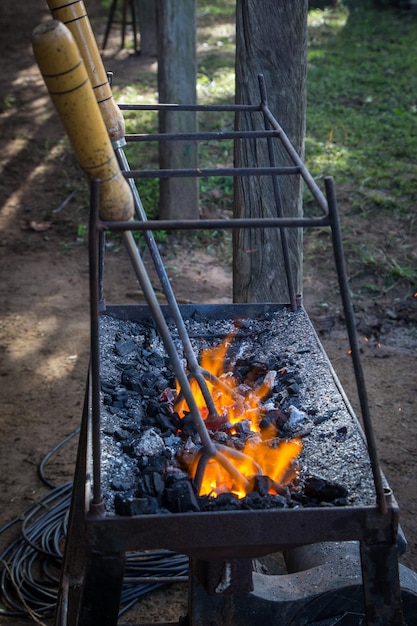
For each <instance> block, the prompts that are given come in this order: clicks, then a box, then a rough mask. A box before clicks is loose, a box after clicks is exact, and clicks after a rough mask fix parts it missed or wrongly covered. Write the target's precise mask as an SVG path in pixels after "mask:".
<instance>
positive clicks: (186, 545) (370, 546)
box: [33, 3, 417, 626]
mask: <svg viewBox="0 0 417 626" xmlns="http://www.w3.org/2000/svg"><path fill="white" fill-rule="evenodd" d="M81 5H82V3H71V4H70V5H68V10H71V11H75V12H77V11H83V9H82V6H81ZM62 8H63V7H61V6H59V7H56V11H58V12H59V11H61V10H62ZM58 17H59V16H58ZM79 18H83V19H82V20H81V19H79ZM85 18H86V15H84V14H83V15H81V14H74V19H69V20H68V22H67V23H68V24H69V25H71V27H72V28H73V29H75V31H74V32H75V35H74V37H79V36H80V37H81V44H82V45H81V46H80V49H83V50H84V52H85V49H86V46H85V45H84V44H85V43H86V41H85V40H86V39H87V40H88V39H89V38H90V35H89V34H88V32H83V33H81V32H77V30H76V29H77V28H87V26H86V24H87V21H86V19H85ZM74 37H73V36H72V35H71V32H70V31H69V29H68V28H66V27H65V26H64V24H63V23H61V22H59V21H55V20H53V21H51V22H50V23H45V24H41V25H40V26H39V27H38V28H37V29H35V31H34V37H33V47H34V52H35V56H36V57H37V61H38V64H39V66H40V68H41V71H42V73H43V76H44V79H45V82H46V84H47V87H48V89H49V91H50V94H51V96H52V99H53V101H54V103H55V105H56V107H57V110H58V111H59V112H60V114H61V118H62V119H63V122H64V126H65V128H66V130H67V133H68V135H69V136H70V139H71V141H72V143H73V146H74V149H75V151H76V153H77V156H78V160H79V161H80V164H81V166H82V167H83V168H84V170H85V172H86V174H87V175H88V176H89V178H90V187H91V199H90V222H89V269H90V272H89V274H90V275H89V278H90V281H89V282H90V324H91V332H90V335H91V344H90V351H91V358H90V367H89V373H88V381H87V384H86V389H85V396H84V405H83V412H82V421H81V431H80V441H79V448H78V455H77V463H76V469H75V474H74V483H73V489H72V502H71V509H70V514H69V522H68V531H67V537H66V544H65V554H64V560H63V566H62V573H61V583H60V590H59V597H58V603H57V610H56V618H55V623H56V626H66V625H68V626H75V625H77V626H115V625H116V624H117V623H118V616H119V605H120V597H121V591H122V587H123V585H124V573H125V570H126V560H127V557H128V555H129V553H132V552H133V551H135V550H141V551H155V550H164V551H169V552H170V553H172V552H174V553H177V554H181V555H186V556H187V557H188V559H189V576H188V579H189V593H188V598H189V602H188V614H187V616H186V617H184V618H182V619H180V621H179V622H178V624H182V625H183V626H185V625H188V626H208V625H209V624H210V625H211V626H226V625H228V624H230V625H233V626H246V625H251V626H252V625H254V624H255V625H256V624H264V623H279V624H282V625H283V626H286V625H294V626H301V625H307V624H310V625H311V626H332V625H333V624H358V625H360V624H364V623H366V624H368V626H383V625H388V624H389V625H390V626H403V624H406V625H407V626H412V625H413V624H417V622H416V615H417V602H416V598H417V591H416V590H417V581H416V575H415V574H414V573H413V572H411V571H410V570H408V569H407V568H404V567H402V566H399V563H398V553H399V550H400V547H401V546H404V540H403V539H400V540H399V539H398V538H399V537H400V538H401V532H400V527H399V510H398V506H397V503H396V501H395V498H394V495H393V494H392V492H391V489H390V487H389V485H388V484H387V482H386V480H385V478H384V476H383V474H382V472H381V469H380V466H379V461H378V455H377V450H376V446H375V440H374V435H373V429H372V422H371V418H370V415H369V408H368V403H367V396H366V388H365V382H364V377H363V371H362V366H361V360H360V351H359V347H358V341H357V337H356V329H355V318H354V314H353V308H352V303H351V298H350V291H349V286H348V279H347V275H346V269H345V263H344V252H343V245H342V236H341V229H340V222H339V216H338V211H337V202H336V193H335V186H334V183H333V180H332V179H331V178H329V177H328V178H326V179H325V181H324V187H325V190H324V192H323V191H322V190H321V189H320V188H319V186H318V185H317V183H316V181H315V180H314V179H313V177H312V176H311V174H310V173H309V171H308V170H307V168H306V167H305V165H304V163H303V161H302V159H301V158H300V156H299V155H298V154H297V152H296V151H295V149H294V147H293V146H292V144H291V142H290V141H289V139H288V137H287V136H286V134H285V132H284V130H283V129H282V128H281V126H280V124H279V123H278V121H277V120H276V119H275V118H274V116H273V115H272V113H271V111H270V110H269V108H268V105H267V97H266V89H265V84H264V80H263V77H262V76H259V91H260V102H259V104H255V105H244V104H235V105H227V106H225V107H222V106H218V105H213V106H201V107H200V106H198V105H188V106H187V105H177V104H159V105H121V106H120V109H118V108H117V107H116V106H115V105H114V103H113V104H111V103H112V98H111V91H110V88H109V85H108V84H107V82H108V81H106V77H105V75H104V76H98V75H97V73H96V72H95V71H94V72H91V71H90V74H91V76H90V78H89V77H88V75H87V71H86V69H85V67H84V61H83V59H82V58H81V55H80V49H79V48H78V47H77V44H76V42H75V39H74ZM87 44H88V45H90V42H89V41H87ZM88 45H87V49H88ZM90 61H91V58H90V57H88V59H87V62H90ZM96 61H97V65H99V64H100V55H99V53H98V51H97V54H96ZM94 69H95V67H94ZM90 70H91V67H90ZM103 70H104V68H103ZM91 83H92V84H93V85H94V86H95V87H97V88H100V89H101V88H103V85H104V86H105V93H103V94H102V96H103V97H102V99H101V100H99V103H97V101H96V95H97V93H96V94H95V93H94V91H93V87H92V84H91ZM103 103H104V105H105V106H104V110H103V109H102V110H100V108H99V104H103ZM113 105H114V106H113ZM126 109H129V110H131V111H136V110H143V109H145V110H156V111H164V110H165V111H168V110H175V111H190V110H192V111H201V112H203V113H204V114H208V113H209V112H210V111H217V112H219V111H223V110H227V111H229V112H231V113H232V114H234V115H236V114H237V113H240V114H243V113H244V114H245V115H248V116H256V117H257V120H258V121H259V120H262V122H263V125H264V127H263V129H261V130H254V131H241V130H234V131H227V132H204V133H200V132H197V133H191V134H190V133H185V134H181V133H177V134H175V135H173V134H170V133H164V134H162V135H159V134H154V135H144V134H132V135H128V136H127V137H126V138H125V136H124V134H123V131H124V125H123V119H120V115H121V113H120V111H121V110H126ZM104 113H106V114H107V115H106V116H105V115H104ZM108 114H110V120H108V119H107V117H108ZM105 119H107V122H108V124H107V126H106V124H105ZM115 122H117V123H115ZM257 126H258V125H255V127H257ZM110 131H111V132H110ZM109 133H110V136H111V138H110V136H109ZM184 139H186V140H187V141H196V142H201V141H211V140H213V139H214V140H216V141H219V140H220V141H221V140H223V139H228V140H231V139H232V140H233V141H234V142H246V141H249V142H252V143H253V145H254V146H256V147H260V146H261V145H263V148H264V149H263V150H259V154H263V155H264V156H266V163H257V164H255V165H254V166H253V167H244V168H226V167H219V168H210V169H207V168H206V169H204V168H201V169H200V168H194V169H187V170H184V169H178V170H164V169H160V170H148V171H138V170H131V169H130V166H129V164H128V162H127V159H126V157H125V154H124V152H123V146H124V145H125V143H126V141H132V142H134V141H136V142H161V141H163V142H167V141H181V140H184ZM235 145H236V144H235ZM278 154H279V155H280V157H279V162H278V156H277V155H278ZM208 176H227V177H234V178H236V177H266V178H267V179H268V180H269V183H270V189H272V197H273V200H274V202H275V205H274V207H273V211H271V215H272V217H256V218H253V217H252V218H233V219H228V220H225V219H221V220H220V219H201V220H170V221H161V220H148V219H147V216H146V213H145V211H144V207H143V205H142V202H141V198H140V196H139V192H138V189H137V187H136V184H135V181H136V180H137V179H140V178H143V177H147V178H172V177H208ZM283 177H285V179H286V180H288V179H290V180H291V181H293V179H294V177H296V178H297V180H298V182H299V184H300V188H301V185H303V188H304V189H305V191H306V193H308V194H309V195H310V197H311V198H312V201H313V204H314V205H315V207H316V210H317V211H316V212H317V214H314V215H313V216H310V217H309V216H304V217H302V216H294V215H290V216H289V215H287V214H286V203H285V199H284V201H282V198H281V193H280V181H281V180H282V179H283ZM133 217H134V218H135V219H133ZM316 227H317V228H321V229H323V230H326V231H328V232H329V236H330V237H331V240H332V245H333V252H334V262H335V269H336V273H337V277H338V282H339V288H340V296H341V301H342V306H343V314H344V318H345V321H346V328H347V333H348V337H349V343H350V350H351V357H352V365H353V369H354V373H355V378H356V382H357V388H358V395H359V401H360V407H361V422H359V420H358V419H357V418H356V416H355V414H354V412H353V410H352V408H351V406H350V404H349V401H348V399H347V398H346V396H345V394H344V392H343V389H342V387H341V385H340V383H339V382H338V380H337V377H336V375H335V373H334V371H333V369H332V367H331V365H330V362H329V360H328V359H327V357H326V354H325V352H324V350H323V348H322V346H321V345H320V342H319V339H318V337H317V335H316V333H315V332H314V328H313V326H312V324H311V322H310V320H309V318H308V315H307V313H306V311H305V310H304V308H303V305H302V297H301V295H299V294H297V293H296V290H295V288H294V285H295V280H294V273H295V272H294V267H293V265H294V263H293V260H292V259H291V254H290V251H289V246H288V238H287V234H288V231H289V230H290V229H302V228H316ZM248 228H250V229H255V228H262V229H266V228H275V229H279V234H280V244H281V247H282V250H281V251H282V258H283V271H284V270H285V274H286V279H287V291H288V294H287V296H288V298H287V300H286V301H285V302H282V303H257V304H252V303H249V304H244V305H243V304H242V305H240V304H239V305H238V304H232V305H188V306H184V307H180V306H179V305H178V303H177V301H176V299H175V296H174V294H173V291H172V287H171V284H170V281H169V277H168V275H167V272H166V269H165V267H164V265H163V263H162V260H161V256H160V253H159V249H158V246H157V244H156V241H155V238H154V236H153V231H154V230H166V231H172V230H183V231H189V230H195V229H248ZM137 231H141V232H142V234H143V239H144V241H145V243H146V245H147V248H148V250H149V252H150V257H151V260H152V262H153V264H154V267H155V270H156V274H157V277H158V278H159V281H160V283H161V287H162V292H163V294H164V296H165V299H166V301H167V304H166V305H161V304H160V302H159V300H158V298H157V296H156V292H155V289H154V286H153V284H152V281H151V280H150V277H149V274H148V272H147V269H146V266H145V264H144V262H143V258H142V254H141V252H140V250H139V247H138V245H137V243H136V241H135V238H134V233H135V232H137ZM108 232H119V233H121V237H122V241H123V244H124V247H125V248H126V251H127V254H128V256H129V258H130V260H131V263H132V269H133V272H134V274H135V276H136V278H137V279H138V282H139V284H140V287H141V289H142V292H143V294H144V296H145V300H146V302H147V305H146V306H140V307H139V306H124V305H117V304H116V305H107V304H106V303H105V302H104V298H103V277H104V265H105V243H106V234H107V233H108ZM231 336H233V341H229V339H228V338H230V337H231ZM222 341H223V342H224V341H226V344H224V348H221V347H219V345H221V342H222ZM207 348H209V349H216V350H217V352H218V354H219V355H221V358H217V359H214V360H215V361H216V360H217V361H221V370H218V369H217V368H215V370H214V371H209V370H208V368H207V366H206V365H205V364H203V361H204V362H205V357H204V358H203V352H204V350H205V349H207ZM232 379H233V381H234V384H233V388H231V387H230V385H229V383H230V382H231V380H232ZM194 383H197V387H198V394H199V396H198V397H197V394H196V389H195V386H194ZM200 392H201V394H200ZM200 395H201V396H202V399H203V400H201V398H200ZM219 397H220V400H221V403H220V405H216V401H217V400H218V399H219ZM180 401H181V403H182V401H184V402H185V404H182V406H181V403H180ZM277 553H281V554H282V555H283V556H284V561H285V571H284V572H282V571H281V572H280V573H279V574H278V573H277V572H276V571H275V569H274V566H271V559H270V560H265V559H268V558H269V557H271V555H274V554H277ZM273 560H274V559H272V561H273ZM153 580H155V579H153ZM172 580H173V579H172ZM131 582H132V581H131ZM134 582H139V581H137V580H136V581H134ZM147 582H149V578H147ZM164 582H166V581H165V580H164ZM171 626H172V625H171Z"/></svg>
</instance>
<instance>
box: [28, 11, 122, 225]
mask: <svg viewBox="0 0 417 626" xmlns="http://www.w3.org/2000/svg"><path fill="white" fill-rule="evenodd" d="M32 47H33V52H34V55H35V59H36V61H37V63H38V65H39V69H40V71H41V73H42V76H43V79H44V81H45V84H46V86H47V88H48V91H49V94H50V96H51V99H52V101H53V103H54V105H55V108H56V110H57V112H58V115H59V117H60V119H61V121H62V124H63V126H64V128H65V130H66V132H67V135H68V137H69V139H70V141H71V144H72V147H73V149H74V152H75V154H76V156H77V158H78V161H79V163H80V165H81V167H82V168H83V170H84V171H85V172H86V174H87V176H88V177H89V178H90V180H93V179H99V180H100V182H101V185H100V217H101V219H103V220H109V221H119V220H121V221H123V220H128V219H130V218H131V217H132V216H133V212H134V208H133V195H132V191H131V189H130V187H129V184H128V183H127V181H126V180H125V178H124V177H123V175H122V173H121V171H120V168H119V165H118V163H117V159H116V156H115V153H114V150H113V146H112V143H111V141H110V138H109V135H108V132H107V128H106V126H105V124H104V121H103V118H102V116H101V113H100V109H99V106H98V104H97V101H96V98H95V96H94V92H93V89H92V86H91V83H90V80H89V78H88V75H87V71H86V68H85V65H84V62H83V60H82V58H81V56H80V52H79V49H78V46H77V44H76V42H75V40H74V38H73V36H72V34H71V32H70V31H69V30H68V28H67V27H66V26H65V25H64V24H63V23H62V22H58V21H56V20H51V21H49V22H46V23H44V24H41V25H40V26H38V27H37V28H35V30H34V31H33V36H32Z"/></svg>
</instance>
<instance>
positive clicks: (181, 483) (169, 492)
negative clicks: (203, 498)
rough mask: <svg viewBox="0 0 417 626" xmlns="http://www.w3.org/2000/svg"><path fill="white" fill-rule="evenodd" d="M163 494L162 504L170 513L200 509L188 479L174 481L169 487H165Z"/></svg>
mask: <svg viewBox="0 0 417 626" xmlns="http://www.w3.org/2000/svg"><path fill="white" fill-rule="evenodd" d="M164 496H165V498H164V504H165V506H166V508H167V509H168V510H169V511H172V513H187V512H189V511H199V510H200V507H199V505H198V502H197V499H196V496H195V493H194V491H193V486H192V484H191V482H190V480H189V479H186V480H177V481H176V482H174V483H173V484H172V486H171V487H167V488H166V489H165V494H164Z"/></svg>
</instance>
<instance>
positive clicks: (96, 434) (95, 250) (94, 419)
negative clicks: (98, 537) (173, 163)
mask: <svg viewBox="0 0 417 626" xmlns="http://www.w3.org/2000/svg"><path fill="white" fill-rule="evenodd" d="M99 186H100V183H99V181H96V180H94V181H92V183H91V198H90V203H91V210H90V221H89V232H88V239H89V271H90V327H91V331H90V350H91V355H92V356H91V361H90V382H91V438H92V442H91V445H92V455H93V501H92V503H93V505H95V506H98V505H100V504H101V502H102V497H101V453H100V444H101V433H100V358H99V352H100V348H99V315H100V313H99V307H100V302H99V294H100V287H99V284H98V283H99V275H100V268H99V237H98V236H97V230H96V223H97V220H98V213H99Z"/></svg>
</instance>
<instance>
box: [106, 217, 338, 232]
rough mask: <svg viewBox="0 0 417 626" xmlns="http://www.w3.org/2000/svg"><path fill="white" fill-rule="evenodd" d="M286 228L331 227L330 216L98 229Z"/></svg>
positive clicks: (161, 222) (169, 222) (110, 225)
mask: <svg viewBox="0 0 417 626" xmlns="http://www.w3.org/2000/svg"><path fill="white" fill-rule="evenodd" d="M279 226H285V227H288V228H309V227H317V226H330V220H329V218H328V216H327V215H326V216H324V217H313V218H312V217H283V218H281V217H260V218H254V217H251V218H233V219H230V220H227V219H201V220H147V221H146V222H104V221H102V220H100V222H99V223H98V228H99V229H102V230H110V231H113V232H121V231H124V230H132V231H133V230H143V231H148V230H206V229H211V228H214V229H216V230H217V229H222V228H224V229H228V230H231V229H233V228H259V227H262V228H276V227H279Z"/></svg>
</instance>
